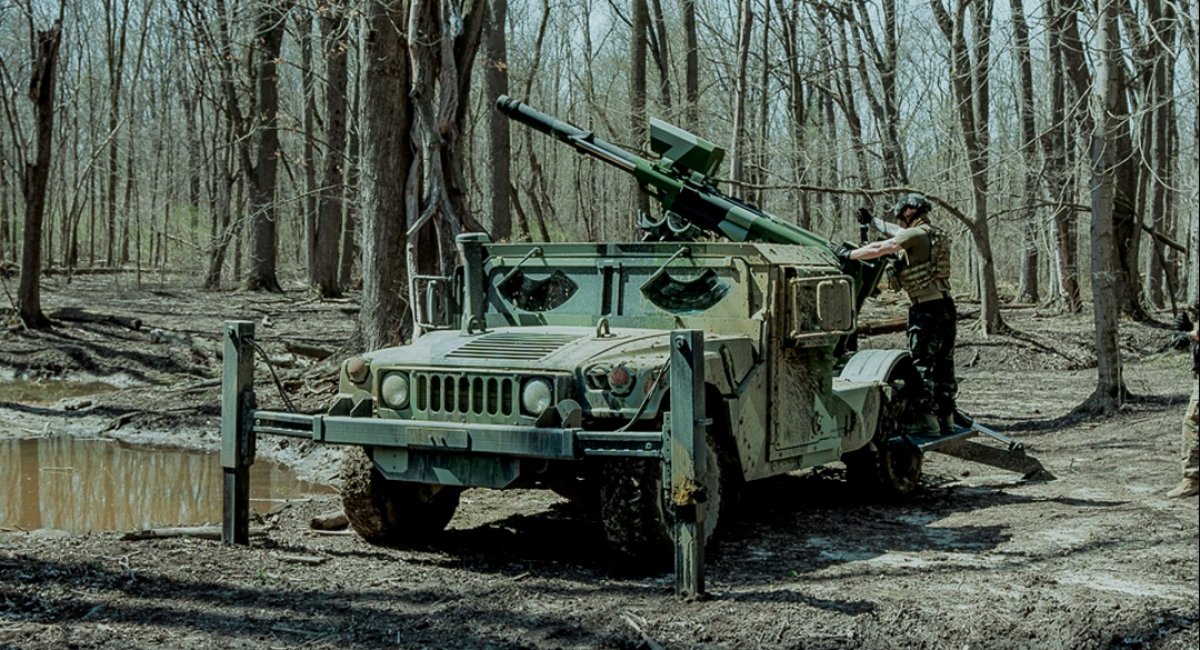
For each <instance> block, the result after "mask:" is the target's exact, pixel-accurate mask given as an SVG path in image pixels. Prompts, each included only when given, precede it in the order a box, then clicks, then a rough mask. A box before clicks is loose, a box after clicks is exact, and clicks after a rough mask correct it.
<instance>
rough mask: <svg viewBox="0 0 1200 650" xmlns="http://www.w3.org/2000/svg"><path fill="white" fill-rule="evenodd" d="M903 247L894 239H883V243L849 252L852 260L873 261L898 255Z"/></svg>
mask: <svg viewBox="0 0 1200 650" xmlns="http://www.w3.org/2000/svg"><path fill="white" fill-rule="evenodd" d="M902 248H903V247H902V246H900V243H899V242H897V241H896V239H895V238H892V239H885V240H883V241H877V242H872V243H870V244H867V245H866V246H861V247H859V248H856V249H854V250H853V251H851V252H850V259H852V260H873V259H875V258H877V257H883V256H884V255H892V254H894V253H899V252H900V250H901V249H902Z"/></svg>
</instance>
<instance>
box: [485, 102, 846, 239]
mask: <svg viewBox="0 0 1200 650" xmlns="http://www.w3.org/2000/svg"><path fill="white" fill-rule="evenodd" d="M496 108H497V109H498V110H500V112H502V113H504V114H505V115H508V116H509V117H511V118H512V119H514V120H516V121H518V122H520V123H522V124H525V125H526V126H529V127H531V128H533V129H535V130H537V131H540V132H542V133H545V134H546V135H549V136H551V137H553V138H555V139H557V140H560V141H562V142H564V143H566V144H569V145H571V146H572V147H575V149H577V150H578V151H580V152H581V153H586V154H588V155H591V156H594V157H596V158H599V159H601V160H603V161H605V162H607V163H609V164H611V165H614V166H616V167H619V168H621V169H623V170H625V171H626V172H629V173H631V174H633V176H634V177H635V178H636V179H637V180H638V182H639V183H642V184H643V185H644V186H646V187H647V188H648V189H649V190H650V191H651V192H652V193H653V194H654V198H655V199H657V200H658V202H659V203H661V204H662V206H663V208H664V209H667V210H670V211H672V212H674V213H676V214H678V215H679V216H681V217H683V218H684V219H685V220H687V221H689V222H691V223H693V224H695V225H696V226H698V227H700V228H703V229H705V230H708V231H710V232H713V233H716V234H719V235H722V236H724V237H727V238H729V239H730V240H732V241H766V242H773V243H777V244H801V245H806V246H816V247H819V248H824V249H826V250H829V251H831V252H832V251H833V249H834V246H833V244H832V243H830V242H829V241H828V240H826V239H823V238H821V237H819V236H817V235H815V234H813V233H811V232H809V231H807V230H805V229H803V228H801V227H799V226H797V225H795V224H792V223H789V222H787V221H784V220H782V219H780V218H778V217H775V216H773V215H770V214H768V213H766V212H763V211H762V210H759V209H758V208H756V207H754V206H752V205H749V204H746V203H743V202H742V201H739V200H738V199H735V198H733V197H730V196H725V195H724V194H722V193H721V192H720V191H718V190H717V189H716V187H715V184H714V182H713V180H712V179H709V178H703V177H702V178H699V179H697V178H696V177H695V175H693V174H691V173H688V172H683V171H679V170H674V169H672V168H671V167H670V166H669V164H668V165H659V164H656V163H654V162H653V161H650V160H646V159H645V158H642V157H640V156H637V155H634V154H632V153H629V152H628V151H625V150H624V149H622V148H620V147H618V146H616V145H614V144H612V143H610V142H607V141H605V140H602V139H600V138H598V137H596V135H595V134H594V133H593V132H591V131H588V130H585V129H581V128H579V127H577V126H574V125H572V124H569V123H567V122H564V121H562V120H559V119H557V118H554V117H551V116H550V115H547V114H545V113H543V112H541V111H539V110H537V109H535V108H533V107H531V106H529V105H527V104H525V103H523V102H521V101H518V100H516V99H513V98H511V97H508V96H507V95H501V96H500V97H499V98H498V99H497V100H496ZM668 162H669V163H670V162H673V161H668Z"/></svg>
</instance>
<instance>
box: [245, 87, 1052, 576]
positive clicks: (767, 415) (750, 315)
mask: <svg viewBox="0 0 1200 650" xmlns="http://www.w3.org/2000/svg"><path fill="white" fill-rule="evenodd" d="M498 106H499V108H500V110H502V111H504V112H505V113H506V114H508V115H510V116H511V117H513V118H514V119H516V120H519V121H521V122H522V123H524V124H527V125H528V126H530V127H532V128H535V129H537V130H539V131H542V132H544V133H547V134H549V135H552V136H554V137H556V138H558V139H560V140H563V141H564V142H566V143H568V144H570V145H571V146H574V147H576V148H577V149H579V150H580V151H581V152H584V153H586V154H588V155H592V156H595V157H598V158H600V159H601V160H603V161H605V162H608V163H610V164H613V165H616V166H617V167H619V168H621V169H624V170H626V171H628V172H630V173H632V174H633V175H634V176H635V177H636V178H637V179H638V181H639V182H641V183H642V184H643V186H645V187H646V188H647V189H648V191H650V192H651V193H652V195H654V196H655V198H656V199H658V201H659V202H660V203H661V204H662V205H663V207H664V209H665V216H664V218H663V219H662V220H660V221H656V222H653V223H650V224H649V225H648V229H649V230H651V231H653V232H654V233H655V234H654V237H655V238H659V239H662V238H664V237H667V238H669V237H671V235H672V233H674V234H675V235H679V236H684V238H685V239H689V241H641V242H629V243H559V244H550V243H493V242H491V241H490V240H489V239H488V237H487V236H486V235H482V234H466V235H462V236H460V237H459V240H458V242H459V247H460V256H461V262H462V264H461V267H460V269H459V273H458V274H456V275H455V276H454V277H453V278H445V279H444V280H445V282H443V283H441V284H440V285H439V286H452V287H453V291H450V292H445V291H437V290H435V289H431V290H430V292H429V294H428V296H427V299H429V300H430V301H438V300H441V301H442V302H443V307H444V308H443V309H441V310H440V311H442V312H443V313H448V314H451V319H448V321H447V322H446V323H444V324H443V325H444V327H443V328H441V329H435V330H434V331H428V332H425V333H423V334H422V335H421V336H420V337H419V338H417V339H416V340H414V341H412V342H411V343H410V344H408V345H402V346H399V347H394V348H388V349H383V350H376V351H372V352H369V353H366V354H363V355H361V356H356V357H353V358H351V359H349V360H347V361H346V362H345V363H344V364H343V366H342V369H341V377H340V388H339V392H338V395H337V398H336V400H335V401H334V403H333V405H332V407H331V408H330V409H329V411H328V413H327V414H325V415H320V416H309V415H298V414H291V413H278V412H266V411H253V410H252V401H251V400H245V401H247V403H248V404H250V406H248V407H246V408H247V409H250V410H249V411H248V412H246V413H243V414H242V415H245V424H239V423H238V422H233V423H232V424H230V425H229V426H230V427H231V428H232V429H233V430H235V431H243V430H245V431H249V432H250V433H252V434H282V435H294V436H303V437H311V438H312V439H314V440H317V441H319V442H323V443H328V444H340V445H349V446H351V449H349V450H348V456H347V463H346V466H345V469H344V474H343V478H344V480H345V486H344V488H343V500H344V506H345V512H346V515H347V517H348V518H349V521H350V523H351V526H352V527H353V528H354V530H355V531H357V532H358V534H360V535H361V536H362V537H363V538H364V539H366V540H368V541H370V542H373V543H378V544H386V545H405V544H411V543H416V542H421V541H425V540H428V539H430V538H431V537H432V536H433V535H434V534H436V533H437V532H439V531H441V530H442V529H443V528H444V527H445V526H446V525H447V523H448V522H449V521H450V519H451V517H452V516H453V515H454V512H455V509H456V507H457V506H458V503H459V495H460V494H461V493H462V491H463V490H464V489H466V488H493V489H505V488H516V487H526V488H528V487H533V488H546V489H550V490H554V491H555V492H557V493H559V494H561V495H564V496H566V497H567V498H569V499H572V500H574V501H576V502H578V503H579V504H581V505H582V506H584V507H586V508H590V509H592V510H593V511H594V512H595V514H596V516H598V517H599V518H600V519H601V520H602V522H603V525H604V530H605V532H606V535H607V538H608V541H609V542H610V544H611V546H612V548H613V549H615V550H616V551H618V552H619V553H621V554H623V555H624V556H626V557H628V558H633V559H636V560H638V561H641V562H651V563H654V562H658V561H665V560H667V559H669V558H670V548H671V544H672V541H673V538H674V536H675V535H677V534H678V533H677V532H675V531H676V528H674V524H675V523H677V522H676V521H675V520H674V518H675V517H677V516H679V515H678V513H679V512H681V509H684V508H686V507H688V506H690V505H695V504H697V503H703V504H704V513H705V514H704V515H703V517H702V519H700V521H701V522H702V529H703V530H702V532H703V539H708V538H710V537H711V536H712V535H713V534H714V533H715V532H716V531H717V530H718V529H719V527H720V526H721V525H722V523H724V522H726V521H727V520H728V518H729V517H731V516H733V515H734V514H735V513H736V510H737V502H738V495H739V492H740V491H741V489H742V487H743V485H744V484H745V483H746V482H747V481H754V480H757V479H763V478H767V477H771V476H777V475H779V474H783V473H786V472H791V471H795V470H799V469H804V468H810V467H814V466H817V465H823V464H828V463H834V462H837V461H842V462H844V463H845V465H846V470H847V477H848V479H849V480H850V481H853V482H854V483H855V484H856V485H857V486H858V487H860V488H861V489H862V490H863V491H865V492H867V493H868V494H873V495H876V496H879V497H882V498H893V497H897V496H903V495H905V494H907V493H909V492H911V491H912V490H913V489H915V488H916V487H917V484H918V480H919V477H920V472H921V466H922V457H923V453H924V451H927V450H931V449H940V450H944V451H948V452H950V453H959V454H967V453H970V454H973V457H974V458H976V459H978V460H982V461H983V462H991V463H993V464H999V465H1001V466H1005V467H1008V468H1011V469H1017V470H1019V471H1022V472H1023V473H1026V474H1027V475H1030V476H1032V475H1033V474H1035V473H1037V472H1038V471H1040V470H1041V467H1040V465H1038V464H1037V462H1036V461H1034V460H1032V459H1028V458H1024V456H1023V453H1022V450H1021V449H1020V447H1019V445H1016V444H1015V443H1012V442H1011V441H1009V440H1008V439H1006V438H1004V437H1003V436H1001V435H999V434H996V433H995V432H990V431H988V430H986V429H984V428H982V427H980V426H978V425H977V424H975V423H973V422H972V421H971V420H970V419H969V418H968V417H966V416H965V415H962V414H960V415H959V417H958V420H957V424H958V427H957V428H956V430H955V431H954V432H953V433H951V434H948V435H942V434H938V433H937V432H929V433H928V434H927V435H920V436H918V435H906V434H904V433H902V432H901V429H900V427H899V425H900V423H902V422H904V421H905V420H906V418H910V417H911V416H912V413H911V411H912V410H913V408H912V406H911V405H912V403H913V400H910V399H908V398H907V397H906V395H907V391H906V386H913V385H915V381H916V379H915V378H916V375H915V372H914V369H913V366H912V363H911V361H910V359H909V356H908V353H907V352H906V351H904V350H864V351H858V352H855V347H856V346H855V338H854V337H855V327H856V319H857V314H858V312H859V309H860V308H861V306H862V303H863V301H864V300H865V299H866V297H867V296H868V295H869V294H870V292H871V291H872V289H873V288H874V284H875V282H876V281H877V280H878V278H879V275H880V270H881V269H880V267H878V266H875V265H872V264H854V265H852V266H848V267H843V266H842V265H841V264H842V263H841V262H840V261H839V259H838V257H837V256H836V254H835V252H834V251H835V245H834V244H833V243H832V242H829V241H827V240H824V239H822V238H821V237H819V236H817V235H815V234H813V233H811V232H808V231H805V230H803V229H801V228H799V227H797V226H795V225H793V224H791V223H788V222H786V221H784V220H782V219H779V218H777V217H774V216H772V215H770V214H767V213H765V212H763V211H762V210H759V209H757V208H756V207H754V206H751V205H748V204H745V203H743V202H741V201H738V200H737V199H734V198H732V197H729V196H726V195H724V194H722V193H721V192H720V191H719V190H718V189H717V188H716V183H715V181H714V179H713V176H712V175H713V172H714V171H715V170H716V169H717V167H718V165H719V164H720V161H721V157H722V155H723V151H722V150H721V149H720V148H718V147H716V146H714V145H712V144H711V143H708V142H706V141H704V140H702V139H700V138H697V137H696V136H694V135H692V134H690V133H687V132H685V131H682V130H680V129H677V128H675V127H672V126H670V125H668V124H665V123H662V122H658V121H652V123H651V142H652V148H653V150H654V152H655V153H656V154H658V156H659V158H658V160H656V161H650V160H646V159H643V158H641V157H638V156H636V155H634V154H631V153H629V152H626V151H624V150H622V149H620V148H619V147H616V146H614V145H612V144H610V143H607V142H605V141H603V140H601V139H600V138H598V137H596V136H595V135H594V134H592V133H591V132H588V131H585V130H582V129H578V128H576V127H574V126H571V125H569V124H566V123H564V122H561V121H559V120H556V119H554V118H552V117H550V116H547V115H545V114H543V113H540V112H538V111H536V110H534V109H532V108H530V107H528V106H526V105H524V104H522V103H520V102H517V101H514V100H510V99H508V98H501V99H500V100H499V102H498ZM690 229H699V231H700V232H707V233H711V234H712V235H713V236H715V237H719V238H721V239H722V240H720V241H700V240H699V239H700V238H699V237H696V236H695V235H696V233H695V232H691V233H688V231H689V230H690ZM447 296H449V298H447ZM435 311H437V310H435ZM685 330H699V331H701V332H703V337H702V342H703V343H702V350H700V351H697V352H696V357H695V358H697V359H699V360H700V361H699V366H698V368H696V369H695V372H696V373H697V376H698V379H695V380H694V381H695V382H696V386H697V392H696V393H694V395H697V396H699V397H700V398H701V399H700V400H696V401H698V402H701V403H702V408H701V409H700V410H699V411H698V412H699V413H702V414H703V415H704V418H703V419H702V420H701V421H700V422H699V426H698V428H697V431H700V432H701V433H700V434H698V435H702V436H703V440H702V441H700V442H701V443H702V444H697V445H696V447H695V448H696V449H697V450H699V451H698V454H700V455H702V456H703V457H702V458H696V459H695V467H696V470H697V471H696V474H695V475H696V485H694V486H691V487H690V488H689V489H690V490H691V494H690V496H688V495H684V496H683V497H681V496H680V495H679V494H676V493H672V485H673V484H672V482H671V480H670V478H669V477H668V473H669V471H670V467H669V466H670V464H671V462H672V461H671V453H670V450H669V449H668V443H667V442H666V441H667V440H668V438H669V437H670V435H671V428H672V426H673V425H672V423H671V417H670V416H671V411H672V408H673V406H672V405H673V404H674V405H676V406H675V407H674V408H684V407H688V408H690V406H688V405H689V404H691V400H690V399H684V398H683V397H682V396H675V398H678V399H679V400H682V401H677V400H675V399H673V396H672V395H671V392H672V390H676V391H678V390H680V389H679V388H678V386H676V385H674V384H673V383H672V381H668V374H669V373H670V371H671V368H670V366H671V361H670V359H671V358H672V353H673V345H674V346H675V347H678V346H679V344H678V343H676V344H673V343H672V332H673V331H685ZM228 349H229V348H228V347H227V350H228ZM227 376H228V374H227ZM245 383H246V382H245V381H244V375H243V380H242V381H241V382H240V384H239V383H238V382H236V381H234V382H232V383H231V382H230V381H227V382H226V395H227V399H231V400H233V399H237V396H238V395H239V394H240V393H239V390H241V391H244V390H245V388H244V386H245ZM239 385H241V386H243V388H241V389H239V388H238V386H239ZM678 405H684V406H678ZM238 416H239V414H238V413H234V414H232V415H231V416H230V417H231V418H236V417H238ZM675 424H676V425H677V424H678V423H675ZM981 432H982V433H986V434H988V435H991V436H993V437H996V438H998V439H1001V440H1002V441H1004V442H1006V443H1008V448H1007V449H994V448H991V447H987V446H983V445H978V443H971V444H974V445H975V446H974V447H972V446H970V445H968V441H966V439H967V438H969V437H971V436H974V435H976V434H978V433H981ZM252 441H253V438H251V442H250V447H251V449H252V446H253V442H252ZM243 451H244V449H243ZM230 453H231V454H232V453H233V452H230ZM251 455H252V453H251ZM232 466H236V462H235V461H234V460H232V459H230V464H227V465H226V467H227V468H230V467H232ZM676 487H678V486H677V485H676ZM696 534H697V535H699V532H697V533H696ZM676 541H677V540H676Z"/></svg>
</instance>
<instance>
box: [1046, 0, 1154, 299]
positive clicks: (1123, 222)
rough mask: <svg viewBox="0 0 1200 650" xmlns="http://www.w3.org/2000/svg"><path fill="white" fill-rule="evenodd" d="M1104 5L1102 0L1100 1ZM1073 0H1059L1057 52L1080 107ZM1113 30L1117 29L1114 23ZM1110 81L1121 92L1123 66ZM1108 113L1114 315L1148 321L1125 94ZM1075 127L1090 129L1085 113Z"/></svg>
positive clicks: (1082, 93) (1081, 66)
mask: <svg viewBox="0 0 1200 650" xmlns="http://www.w3.org/2000/svg"><path fill="white" fill-rule="evenodd" d="M1106 1H1107V0H1106ZM1078 4H1079V0H1064V2H1063V5H1062V6H1061V10H1062V11H1063V12H1064V16H1063V20H1062V26H1063V29H1062V32H1061V38H1062V44H1063V48H1062V53H1063V58H1064V62H1065V65H1066V69H1067V73H1068V78H1069V79H1070V80H1071V83H1072V85H1073V86H1074V89H1075V96H1076V98H1077V99H1079V101H1080V103H1082V102H1084V101H1085V99H1084V98H1086V97H1088V96H1089V95H1090V94H1091V93H1092V89H1093V79H1092V76H1091V73H1090V72H1089V71H1088V67H1087V62H1086V61H1085V59H1084V52H1085V48H1084V45H1083V41H1082V39H1081V38H1080V36H1079V25H1078V12H1079V6H1078ZM1113 29H1117V27H1116V25H1115V23H1114V26H1113ZM1119 41H1120V33H1119V30H1118V32H1117V33H1116V35H1115V36H1114V41H1113V42H1114V43H1116V42H1119ZM1108 73H1109V74H1112V75H1114V76H1115V77H1116V83H1117V87H1118V88H1125V84H1126V81H1127V80H1126V78H1125V66H1124V64H1123V63H1122V64H1120V65H1114V66H1112V67H1111V69H1110V70H1109V72H1108ZM1112 101H1113V109H1114V110H1116V111H1117V115H1118V116H1119V117H1120V119H1119V120H1118V121H1117V123H1116V125H1115V127H1114V128H1115V130H1114V131H1113V132H1112V134H1111V135H1112V139H1111V140H1110V141H1109V142H1108V145H1107V146H1110V147H1112V148H1113V150H1112V162H1113V165H1114V168H1113V174H1114V176H1113V192H1114V195H1113V236H1114V237H1115V238H1116V255H1117V260H1118V265H1117V267H1116V268H1117V272H1118V273H1117V279H1116V282H1117V289H1116V291H1117V303H1118V305H1119V306H1120V312H1121V313H1122V314H1125V315H1126V316H1129V317H1130V318H1133V319H1135V320H1139V321H1144V320H1147V319H1148V318H1149V316H1148V315H1147V314H1146V312H1145V308H1144V307H1143V305H1142V296H1141V290H1142V283H1141V280H1140V278H1141V272H1140V270H1139V269H1138V259H1139V256H1140V252H1139V251H1140V248H1141V227H1140V224H1139V222H1138V218H1137V215H1136V214H1135V206H1136V203H1137V185H1138V180H1137V178H1138V171H1139V170H1138V164H1137V157H1136V156H1135V155H1134V152H1133V137H1132V134H1131V133H1130V121H1131V120H1130V111H1129V101H1128V98H1127V94H1126V93H1125V92H1120V93H1117V94H1116V95H1115V96H1114V97H1113V98H1112ZM1075 115H1076V116H1077V119H1078V120H1079V124H1080V128H1081V129H1082V130H1083V132H1085V133H1092V132H1093V131H1094V129H1095V124H1094V120H1093V118H1092V116H1091V115H1089V114H1088V112H1087V111H1084V110H1080V111H1077V112H1076V113H1075Z"/></svg>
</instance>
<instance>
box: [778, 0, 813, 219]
mask: <svg viewBox="0 0 1200 650" xmlns="http://www.w3.org/2000/svg"><path fill="white" fill-rule="evenodd" d="M775 7H776V9H777V10H778V12H779V22H780V23H781V26H782V29H781V30H780V35H779V38H780V41H781V42H782V43H783V51H784V54H785V55H786V56H787V74H786V76H785V77H784V78H785V80H786V88H787V94H788V98H787V107H788V115H789V117H790V118H791V119H790V122H791V127H792V128H791V134H792V151H791V163H792V174H793V176H794V178H795V182H796V184H797V185H804V184H806V183H808V182H809V179H808V160H809V152H808V151H807V150H806V149H807V147H806V140H807V138H806V137H805V131H806V129H807V127H808V124H807V122H808V105H807V101H808V100H807V96H806V94H805V92H804V73H803V71H802V70H801V67H800V51H799V50H800V34H799V23H800V19H799V12H800V4H799V3H796V2H793V3H792V6H791V7H790V8H786V7H784V6H783V0H775ZM808 197H809V193H808V192H805V191H803V190H797V191H796V192H795V195H794V199H793V200H794V201H795V203H794V205H795V206H796V208H797V212H798V215H797V216H798V223H799V224H800V227H801V228H805V229H809V230H811V229H812V216H811V215H810V214H809V201H808Z"/></svg>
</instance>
